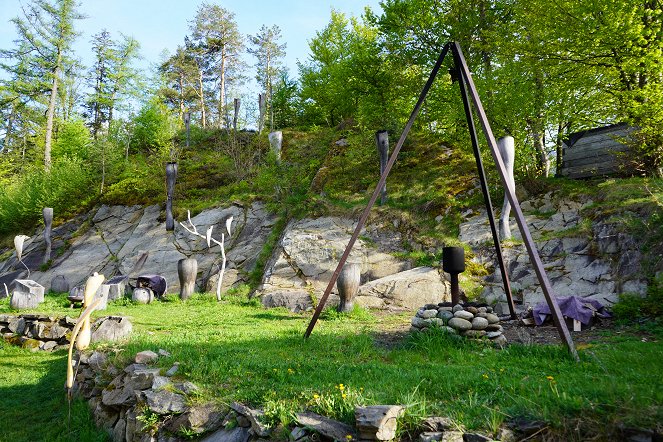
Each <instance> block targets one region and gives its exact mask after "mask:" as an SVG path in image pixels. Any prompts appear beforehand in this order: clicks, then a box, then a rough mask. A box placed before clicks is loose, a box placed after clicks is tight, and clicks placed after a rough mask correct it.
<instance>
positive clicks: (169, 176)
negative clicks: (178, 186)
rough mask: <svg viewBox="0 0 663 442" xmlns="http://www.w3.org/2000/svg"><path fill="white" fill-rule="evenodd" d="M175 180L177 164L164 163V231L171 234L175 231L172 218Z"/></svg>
mask: <svg viewBox="0 0 663 442" xmlns="http://www.w3.org/2000/svg"><path fill="white" fill-rule="evenodd" d="M176 179H177V163H175V162H172V161H171V162H168V163H166V230H167V231H169V232H172V231H173V230H175V220H174V218H173V192H174V190H175V180H176Z"/></svg>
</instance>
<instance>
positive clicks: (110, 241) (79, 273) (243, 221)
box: [0, 203, 276, 293]
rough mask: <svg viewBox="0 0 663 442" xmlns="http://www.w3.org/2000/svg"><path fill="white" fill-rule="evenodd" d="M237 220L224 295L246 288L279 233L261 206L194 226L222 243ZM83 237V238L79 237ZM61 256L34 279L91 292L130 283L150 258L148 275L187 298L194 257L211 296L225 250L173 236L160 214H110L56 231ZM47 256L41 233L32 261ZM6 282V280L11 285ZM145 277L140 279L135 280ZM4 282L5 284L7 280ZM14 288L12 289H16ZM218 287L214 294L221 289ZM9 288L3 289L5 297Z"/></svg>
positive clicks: (35, 268) (131, 210) (4, 272)
mask: <svg viewBox="0 0 663 442" xmlns="http://www.w3.org/2000/svg"><path fill="white" fill-rule="evenodd" d="M230 216H232V217H233V223H232V234H231V235H230V236H229V237H228V235H227V234H226V236H227V237H226V241H225V248H226V255H227V264H226V274H225V276H224V287H225V288H226V289H227V288H229V287H231V286H232V285H233V284H235V283H238V282H241V281H244V280H245V279H246V275H247V274H248V273H249V272H250V271H251V270H252V269H253V267H254V266H255V263H256V260H257V258H258V255H259V254H260V251H261V250H262V247H263V245H264V243H265V241H266V239H267V237H268V235H269V234H270V232H271V229H272V227H273V225H274V222H275V220H276V217H275V216H274V215H271V214H269V213H268V212H267V211H266V210H265V208H264V206H263V205H262V204H260V203H254V204H252V205H251V206H246V207H244V206H240V205H231V206H230V207H227V208H223V209H209V210H205V211H203V212H201V213H199V214H198V215H197V216H195V217H193V218H192V222H193V223H194V225H195V226H196V227H197V229H198V232H200V233H202V234H205V231H206V230H207V228H208V227H209V226H212V225H213V226H215V228H214V233H213V236H214V237H215V238H220V236H221V233H222V232H225V221H226V219H228V218H229V217H230ZM74 233H75V234H74ZM53 238H54V240H53V241H54V242H53V249H54V250H58V248H59V249H61V250H64V251H63V252H61V254H60V255H59V256H55V257H54V259H53V263H52V265H51V266H50V267H49V268H48V270H46V271H40V270H39V266H40V263H39V262H37V261H35V262H32V261H31V260H30V259H27V258H26V259H25V262H26V263H27V264H28V266H29V267H30V268H31V270H32V273H31V277H32V279H34V280H35V281H37V282H39V283H40V284H42V285H44V286H45V288H46V290H48V289H50V284H51V281H53V280H54V278H55V277H56V276H61V277H63V278H64V279H66V281H67V282H68V283H69V284H70V285H71V286H77V285H81V284H84V283H85V281H86V280H87V278H88V277H89V276H90V275H91V274H93V273H94V272H99V273H101V274H103V275H105V276H106V278H107V279H108V278H110V277H111V276H113V275H117V274H124V275H127V274H129V273H130V272H131V270H132V269H133V268H134V266H135V264H136V262H137V261H138V260H139V258H140V257H141V255H142V254H143V253H147V260H146V261H145V263H144V265H143V267H142V269H141V270H140V273H141V274H159V275H162V276H164V277H165V278H166V280H167V282H168V290H167V292H168V293H177V292H178V291H179V279H178V277H177V261H179V260H180V259H182V258H187V257H193V258H196V259H197V261H198V269H199V273H198V276H197V279H196V285H197V287H198V288H199V289H200V290H204V289H205V288H206V286H207V285H208V281H210V280H212V279H213V278H214V276H215V275H217V274H218V272H219V268H220V263H221V250H220V248H219V246H216V245H213V246H212V247H211V248H209V249H208V247H207V244H206V242H205V240H204V239H202V238H199V237H196V236H193V235H191V234H189V233H188V232H187V231H186V230H184V229H183V228H182V226H180V225H179V223H176V224H175V231H174V232H167V231H166V229H165V224H164V222H163V220H162V209H161V207H160V206H158V205H155V206H149V207H145V208H143V207H142V206H131V207H127V206H112V207H111V206H102V207H101V208H99V209H98V210H97V211H96V212H95V213H93V214H92V215H90V216H89V217H88V218H87V219H85V218H81V217H78V218H76V219H74V220H72V221H70V222H68V223H65V224H64V225H62V226H59V227H58V228H56V229H54V230H53ZM43 248H44V243H43V239H42V237H41V232H40V231H37V232H36V233H35V235H33V236H32V237H31V238H30V239H29V240H27V241H26V245H25V250H24V255H25V256H26V257H31V256H38V255H40V254H41V252H42V250H43ZM19 270H20V269H19V268H18V267H17V263H16V257H15V255H12V256H11V257H10V258H9V259H8V260H6V261H4V262H1V263H0V278H4V279H11V280H12V281H13V280H14V279H15V278H17V277H20V276H21V275H22V273H21V272H19V273H18V274H17V273H16V272H17V271H19ZM5 276H6V278H5ZM132 276H134V277H135V276H137V275H132ZM4 279H3V280H4ZM10 282H11V281H9V283H10ZM212 282H213V284H214V286H215V285H216V281H215V280H214V281H211V282H210V285H211V283H212ZM1 288H2V287H0V289H1Z"/></svg>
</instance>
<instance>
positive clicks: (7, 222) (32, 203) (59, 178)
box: [0, 157, 94, 233]
mask: <svg viewBox="0 0 663 442" xmlns="http://www.w3.org/2000/svg"><path fill="white" fill-rule="evenodd" d="M91 183H92V176H91V175H90V173H89V171H88V168H87V167H86V166H85V164H84V163H82V162H81V160H79V159H76V158H68V157H63V158H61V159H60V160H58V161H57V162H56V163H55V164H54V165H53V168H52V169H51V172H50V173H44V172H43V170H40V169H38V168H33V169H30V170H29V171H28V172H27V173H26V174H24V175H22V176H21V177H20V178H18V179H16V180H15V181H14V182H13V183H12V184H10V185H9V186H7V187H3V188H1V189H0V233H12V232H14V233H15V232H18V231H22V232H29V231H30V230H31V228H32V227H34V226H36V224H37V222H38V221H39V220H40V219H41V217H42V213H41V211H42V208H44V207H52V208H53V211H54V213H55V214H56V217H57V218H59V219H66V218H67V217H68V216H70V215H72V214H73V213H76V212H77V210H80V209H81V208H84V207H86V205H87V204H88V203H90V202H91V200H92V198H93V197H94V196H93V195H91V194H90V192H89V187H90V185H91Z"/></svg>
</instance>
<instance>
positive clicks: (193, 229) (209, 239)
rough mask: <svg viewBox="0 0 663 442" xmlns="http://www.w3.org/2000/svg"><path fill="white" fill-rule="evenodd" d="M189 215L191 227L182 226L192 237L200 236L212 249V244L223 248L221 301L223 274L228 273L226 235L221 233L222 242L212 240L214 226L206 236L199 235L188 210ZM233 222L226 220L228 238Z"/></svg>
mask: <svg viewBox="0 0 663 442" xmlns="http://www.w3.org/2000/svg"><path fill="white" fill-rule="evenodd" d="M186 215H187V220H188V221H189V226H190V227H187V226H186V224H184V223H183V222H181V221H180V225H181V226H182V227H184V230H186V231H187V232H189V233H190V234H192V235H195V236H198V237H200V238H203V239H204V240H205V241H207V247H208V248H211V247H212V243H214V244H217V245H218V246H219V247H221V258H222V260H221V271H220V272H219V280H218V281H217V283H216V300H217V301H221V284H222V282H223V274H224V273H225V271H226V249H225V241H226V234H225V233H221V241H217V240H216V239H214V238H212V231H213V230H214V225H211V226H209V227H208V228H207V232H206V234H205V235H202V234H200V233H198V229H197V228H196V226H195V225H194V224H193V222H192V221H191V211H189V210H187V211H186ZM232 222H233V217H232V216H231V217H230V218H228V219H227V220H226V231H228V236H230V235H231V233H230V226H231V224H232Z"/></svg>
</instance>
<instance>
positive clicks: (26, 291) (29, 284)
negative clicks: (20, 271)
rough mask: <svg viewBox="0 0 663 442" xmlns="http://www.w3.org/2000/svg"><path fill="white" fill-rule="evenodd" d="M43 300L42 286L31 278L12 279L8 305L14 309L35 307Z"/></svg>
mask: <svg viewBox="0 0 663 442" xmlns="http://www.w3.org/2000/svg"><path fill="white" fill-rule="evenodd" d="M42 302H44V287H43V286H41V285H40V284H38V283H37V282H35V281H33V280H31V279H17V280H16V281H14V292H13V293H12V297H11V300H10V301H9V305H10V306H11V308H15V309H27V308H36V307H37V306H38V305H39V304H40V303H42Z"/></svg>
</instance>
